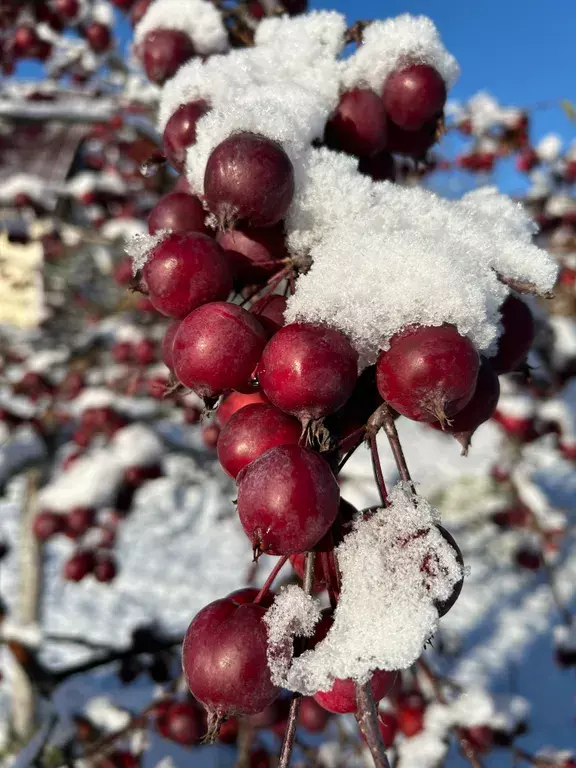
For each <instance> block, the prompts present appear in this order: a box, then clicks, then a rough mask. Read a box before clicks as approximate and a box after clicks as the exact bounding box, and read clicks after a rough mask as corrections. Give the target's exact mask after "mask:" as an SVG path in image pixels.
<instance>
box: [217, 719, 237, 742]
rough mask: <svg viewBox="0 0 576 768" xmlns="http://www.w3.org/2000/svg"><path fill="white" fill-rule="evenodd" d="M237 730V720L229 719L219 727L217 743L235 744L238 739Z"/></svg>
mask: <svg viewBox="0 0 576 768" xmlns="http://www.w3.org/2000/svg"><path fill="white" fill-rule="evenodd" d="M238 730H239V727H238V718H236V717H229V718H228V719H227V720H224V722H223V723H222V725H221V726H220V730H219V731H218V741H220V742H221V743H222V744H235V743H236V740H237V738H238Z"/></svg>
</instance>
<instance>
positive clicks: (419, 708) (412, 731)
mask: <svg viewBox="0 0 576 768" xmlns="http://www.w3.org/2000/svg"><path fill="white" fill-rule="evenodd" d="M424 712H425V707H424V705H422V704H420V703H414V704H411V703H410V702H407V703H405V704H402V705H401V706H400V707H399V708H398V711H397V718H398V729H399V731H400V732H401V733H402V734H404V736H406V737H407V738H411V737H412V736H416V734H418V733H420V732H421V731H423V730H424Z"/></svg>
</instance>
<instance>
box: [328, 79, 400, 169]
mask: <svg viewBox="0 0 576 768" xmlns="http://www.w3.org/2000/svg"><path fill="white" fill-rule="evenodd" d="M324 141H325V143H326V144H327V146H329V147H331V148H332V149H336V150H340V151H342V152H348V154H350V155H357V156H358V157H370V156H371V155H374V154H375V153H376V152H379V151H380V150H381V149H383V147H384V145H385V143H386V113H385V111H384V105H383V103H382V99H381V98H380V97H379V96H378V95H377V94H376V93H374V91H371V90H370V89H369V88H354V89H353V90H351V91H347V92H346V93H343V94H342V96H340V101H339V102H338V106H337V107H336V111H335V112H334V114H333V115H332V116H331V118H330V120H329V121H328V123H327V124H326V131H325V134H324Z"/></svg>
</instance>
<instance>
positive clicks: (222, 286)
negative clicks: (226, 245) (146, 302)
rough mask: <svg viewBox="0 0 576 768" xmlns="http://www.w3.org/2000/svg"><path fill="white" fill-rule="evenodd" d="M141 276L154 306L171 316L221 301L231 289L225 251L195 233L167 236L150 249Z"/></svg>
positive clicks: (180, 314) (184, 314) (185, 313)
mask: <svg viewBox="0 0 576 768" xmlns="http://www.w3.org/2000/svg"><path fill="white" fill-rule="evenodd" d="M143 275H144V279H145V280H146V284H147V285H148V290H149V294H150V301H151V302H152V304H153V305H154V307H155V308H156V309H157V310H158V311H159V312H162V314H164V315H169V316H172V317H184V316H186V315H188V314H189V313H190V312H192V310H194V309H196V308H197V307H199V306H201V305H202V304H206V303H207V302H210V301H219V300H221V299H222V300H223V299H225V298H226V297H227V296H228V294H229V293H230V291H231V289H232V275H231V273H230V270H229V268H228V262H227V260H226V257H225V255H224V252H223V251H222V249H221V248H220V246H219V245H218V244H217V243H215V242H214V240H212V238H210V237H206V235H201V234H200V233H198V232H189V233H187V234H174V235H168V237H166V238H165V239H164V240H162V242H161V243H159V244H158V245H157V246H156V248H154V250H153V251H152V253H151V255H150V258H149V259H148V261H147V262H146V264H145V265H144V269H143Z"/></svg>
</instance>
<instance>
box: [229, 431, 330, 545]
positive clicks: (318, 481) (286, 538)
mask: <svg viewBox="0 0 576 768" xmlns="http://www.w3.org/2000/svg"><path fill="white" fill-rule="evenodd" d="M238 483H239V487H238V514H239V516H240V522H241V523H242V527H243V528H244V531H245V533H246V535H247V536H248V538H249V539H250V541H251V542H252V548H253V550H254V551H255V552H256V553H262V552H266V553H267V554H270V555H291V554H294V553H296V552H304V551H306V550H308V549H311V548H312V547H313V546H314V545H315V544H317V543H318V542H319V541H320V539H321V538H322V536H324V534H325V533H326V532H327V530H328V528H329V527H330V526H331V525H332V523H333V522H334V520H335V519H336V515H337V514H338V504H339V500H340V492H339V489H338V483H337V482H336V479H335V477H334V475H333V474H332V471H331V469H330V466H329V465H328V463H327V462H326V461H325V460H324V459H323V458H322V457H321V456H319V455H318V454H317V453H314V452H313V451H310V450H308V449H307V448H301V447H300V446H298V445H281V446H278V447H277V448H271V449H270V450H269V451H266V453H264V454H263V455H262V456H260V458H258V459H256V460H255V461H253V462H252V463H251V464H249V465H248V466H247V467H246V469H244V470H243V471H242V473H241V475H240V476H239V478H238Z"/></svg>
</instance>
